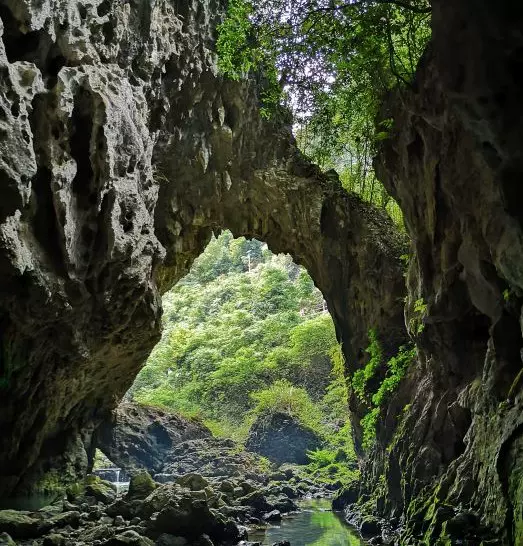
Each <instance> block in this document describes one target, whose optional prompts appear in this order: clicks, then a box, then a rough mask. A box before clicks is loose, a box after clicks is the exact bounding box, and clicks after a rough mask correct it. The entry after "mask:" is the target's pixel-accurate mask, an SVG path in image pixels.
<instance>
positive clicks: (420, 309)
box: [409, 298, 427, 335]
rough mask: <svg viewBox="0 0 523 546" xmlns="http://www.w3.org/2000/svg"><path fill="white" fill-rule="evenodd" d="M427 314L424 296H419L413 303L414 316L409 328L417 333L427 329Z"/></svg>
mask: <svg viewBox="0 0 523 546" xmlns="http://www.w3.org/2000/svg"><path fill="white" fill-rule="evenodd" d="M426 315H427V304H426V303H425V301H424V300H423V298H419V299H417V300H416V301H415V302H414V305H413V316H412V318H411V319H410V320H409V330H410V331H411V332H412V333H414V334H417V335H420V334H422V333H423V331H424V330H425V322H424V318H425V316H426Z"/></svg>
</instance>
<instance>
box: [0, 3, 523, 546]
mask: <svg viewBox="0 0 523 546" xmlns="http://www.w3.org/2000/svg"><path fill="white" fill-rule="evenodd" d="M522 9H523V8H522V7H519V6H518V5H516V3H509V2H505V3H503V2H498V3H497V4H496V5H493V4H492V2H490V1H487V0H480V1H478V0H474V1H473V0H453V1H450V0H434V1H433V10H434V13H433V30H434V37H433V40H432V44H431V46H430V48H429V50H428V51H427V54H426V55H425V57H424V59H423V61H422V63H421V66H420V69H419V73H418V77H417V82H416V86H415V88H414V89H413V90H410V91H405V92H403V93H401V94H397V95H395V96H393V97H390V99H389V100H388V103H387V105H386V107H385V109H384V117H392V118H393V119H394V129H393V132H392V135H391V138H390V139H389V140H388V141H386V142H385V143H384V145H383V149H382V151H381V153H380V156H379V158H378V159H377V170H378V172H379V175H380V178H381V179H382V181H383V182H384V183H385V184H386V185H387V187H388V188H389V190H390V191H391V193H392V194H393V195H395V196H396V198H397V200H398V202H399V203H400V205H401V207H402V209H403V211H404V215H405V221H406V227H407V232H408V235H409V236H410V239H411V241H412V243H411V260H410V266H409V273H408V276H407V287H406V288H405V285H404V284H405V283H404V278H403V271H402V265H401V262H400V259H399V256H400V255H401V254H404V253H405V242H404V241H403V240H402V238H401V237H400V236H397V235H395V232H394V229H393V226H392V225H391V223H390V221H388V220H387V219H386V218H385V217H384V216H383V215H382V214H380V213H379V211H376V210H375V209H373V208H372V207H370V206H368V205H365V204H364V203H362V202H361V201H360V200H359V199H358V198H357V197H355V196H352V195H347V194H345V193H344V192H343V191H342V190H341V188H340V186H339V182H338V180H337V179H336V177H335V176H329V175H322V174H321V173H320V172H319V170H318V169H317V168H315V167H314V166H312V165H310V164H309V163H307V162H306V161H304V160H303V158H301V156H300V155H299V153H298V152H297V150H296V147H295V144H294V142H293V139H292V137H291V134H290V129H289V127H288V126H286V125H285V121H281V120H280V121H264V120H262V119H261V118H260V116H259V111H258V100H257V91H256V87H257V85H256V82H254V81H249V82H229V81H224V80H223V79H222V78H221V77H220V76H219V75H218V74H217V72H216V68H215V59H214V54H213V53H212V48H213V40H214V38H215V28H216V25H217V23H218V21H219V18H220V14H222V13H223V6H222V5H221V4H220V3H218V2H217V1H215V0H208V1H204V0H202V1H201V2H198V1H196V0H194V1H189V2H178V3H173V2H171V1H169V0H155V1H152V2H151V1H150V0H134V1H133V2H127V1H124V0H119V1H116V2H110V1H108V0H103V1H102V0H89V1H87V0H75V1H70V0H44V1H41V2H34V1H31V0H0V19H1V25H0V34H1V41H0V134H1V138H0V192H1V199H0V290H1V297H0V325H1V345H0V356H1V360H0V374H1V375H0V377H1V379H0V381H1V382H0V388H1V389H2V390H1V393H0V430H1V433H2V438H4V439H6V438H8V439H9V441H8V442H2V443H1V444H0V498H2V499H5V498H6V497H9V496H14V495H18V494H22V493H26V492H28V491H33V490H37V489H38V488H39V487H42V484H43V483H44V484H48V483H49V482H50V481H52V480H51V479H50V476H51V477H52V476H60V477H61V478H65V479H67V478H71V479H73V478H74V476H75V475H76V474H77V473H81V472H82V471H84V470H85V468H86V467H87V453H86V448H87V449H89V446H90V437H91V435H92V431H93V429H94V427H95V426H96V425H97V424H98V423H99V422H100V420H101V419H102V418H103V417H104V416H105V415H107V414H108V412H109V411H110V410H111V409H112V408H114V407H115V406H116V404H117V403H118V401H119V399H120V398H121V396H122V395H123V393H124V392H125V391H126V390H127V388H128V387H129V386H130V384H131V382H132V380H133V378H134V376H135V375H136V373H137V371H138V370H139V368H140V366H141V364H142V363H143V361H144V360H145V357H146V355H147V353H148V351H149V350H150V349H151V348H152V346H153V345H154V343H155V342H156V340H157V339H158V336H159V331H160V315H161V300H160V294H161V291H162V290H165V289H167V288H168V287H169V286H171V285H172V284H173V283H174V282H176V281H177V280H178V279H179V278H180V277H181V276H182V275H183V274H184V273H185V272H186V271H187V270H188V268H189V267H190V264H191V263H192V260H193V259H194V258H195V257H196V256H197V255H198V254H199V253H200V252H201V251H202V249H203V248H204V246H205V244H206V242H207V241H208V239H209V237H210V234H211V232H212V230H213V229H220V228H225V227H227V228H229V229H231V230H232V231H233V233H234V234H235V235H237V236H239V235H246V236H255V237H257V238H259V239H262V240H265V241H266V242H267V243H268V244H269V246H270V247H271V249H272V250H274V251H276V252H289V253H291V254H292V255H293V256H294V258H295V260H296V261H298V262H299V263H301V264H303V265H304V266H305V267H307V269H308V270H309V272H310V274H311V275H312V277H313V278H314V280H315V282H316V284H317V285H318V287H319V288H320V289H321V290H322V291H323V293H324V295H325V298H326V300H327V302H328V304H329V309H330V310H331V313H332V315H333V318H334V320H335V323H336V328H337V332H338V335H339V337H340V340H341V341H343V343H344V351H345V354H346V357H347V362H348V364H349V366H350V368H351V370H353V369H354V368H355V367H357V366H358V365H360V364H361V360H362V355H363V349H364V348H365V347H366V346H367V343H368V341H367V331H368V330H369V328H371V327H372V328H374V329H376V330H377V331H378V332H379V334H380V339H381V340H382V342H383V343H384V345H385V350H386V352H393V351H394V350H395V349H397V347H398V346H399V345H400V344H401V343H402V342H403V341H404V340H405V339H406V338H407V332H406V329H405V326H404V324H405V321H404V318H403V298H404V296H405V294H407V291H408V294H407V312H406V323H407V325H408V327H409V328H410V329H411V334H412V336H413V337H414V338H415V340H416V344H417V346H418V350H419V362H417V364H416V365H414V366H413V367H412V369H411V370H410V373H409V376H408V378H407V380H406V381H405V382H404V383H403V384H402V386H401V387H400V389H399V390H398V392H397V393H396V395H395V396H394V397H393V398H392V399H391V400H390V402H389V403H388V405H387V407H385V408H383V410H382V420H381V422H380V423H378V429H377V432H378V434H377V443H376V446H375V448H374V451H373V452H372V454H371V456H370V457H368V459H367V462H366V463H365V468H364V472H363V481H362V486H361V488H360V490H359V491H358V492H357V493H358V494H359V496H360V502H359V508H358V510H366V511H372V512H374V513H377V514H378V515H381V516H383V517H386V518H387V519H388V520H389V521H391V523H392V524H393V525H395V526H403V527H404V529H405V532H404V540H405V543H408V541H409V540H410V541H411V542H412V543H413V544H416V543H419V542H420V541H422V540H425V542H426V543H429V544H433V543H436V541H437V540H438V539H439V538H441V540H442V541H445V540H447V541H448V540H451V539H452V540H463V539H464V538H466V537H468V539H469V540H470V541H472V542H471V543H472V544H475V542H474V541H476V542H478V541H479V540H481V537H483V538H484V537H491V538H493V540H494V542H492V543H493V544H495V543H496V542H495V540H497V541H498V542H497V543H498V544H518V543H520V542H521V541H523V515H522V504H521V502H522V501H521V499H522V498H523V482H522V479H523V478H522V477H523V469H522V466H523V455H522V452H523V421H522V415H523V412H522V409H523V408H522V405H523V395H522V386H523V376H522V374H521V369H522V366H521V354H520V351H521V348H522V345H523V343H522V338H521V322H522V319H521V303H522V301H523V300H522V298H523V266H522V264H523V260H522V256H523V252H522V251H523V234H522V216H521V207H520V203H519V201H520V197H521V191H522V190H521V184H520V176H521V173H522V171H523V157H522V156H523V151H522V149H521V141H522V137H523V134H522V133H523V130H522V128H521V119H523V118H522V114H523V112H521V110H522V108H523V106H522V104H521V96H522V91H523V89H522V87H523V81H522V79H521V75H520V74H521V69H522V65H523V58H522V51H523V35H522V33H521V28H522V22H523V14H522ZM421 325H423V326H422V327H420V326H421ZM352 402H353V405H354V400H353V401H352ZM353 409H354V412H355V417H361V416H362V415H363V409H362V408H361V407H358V406H357V405H355V407H354V408H353ZM356 434H357V436H359V428H358V426H357V423H356ZM351 510H352V509H351Z"/></svg>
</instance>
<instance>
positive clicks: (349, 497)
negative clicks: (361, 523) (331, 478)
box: [332, 483, 360, 512]
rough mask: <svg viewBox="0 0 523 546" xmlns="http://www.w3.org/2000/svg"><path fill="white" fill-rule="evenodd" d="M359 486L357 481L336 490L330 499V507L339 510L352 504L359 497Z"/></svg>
mask: <svg viewBox="0 0 523 546" xmlns="http://www.w3.org/2000/svg"><path fill="white" fill-rule="evenodd" d="M359 493H360V487H359V485H358V484H357V483H352V484H351V485H349V486H347V487H346V488H344V489H342V490H341V491H339V492H338V494H337V495H336V496H335V497H334V498H333V499H332V509H333V510H336V511H338V512H341V511H342V510H343V509H344V508H345V507H346V506H349V505H351V504H354V503H356V502H357V501H358V499H359Z"/></svg>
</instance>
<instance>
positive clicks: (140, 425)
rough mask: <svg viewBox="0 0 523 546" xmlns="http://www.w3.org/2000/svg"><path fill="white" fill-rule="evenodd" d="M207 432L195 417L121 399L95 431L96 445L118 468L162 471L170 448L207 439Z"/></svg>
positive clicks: (152, 471) (208, 434) (208, 435)
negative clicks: (193, 418)
mask: <svg viewBox="0 0 523 546" xmlns="http://www.w3.org/2000/svg"><path fill="white" fill-rule="evenodd" d="M210 436H211V433H210V431H209V430H208V429H207V428H206V427H205V426H204V425H202V424H200V423H198V422H197V421H195V420H189V419H185V418H183V417H181V416H179V415H175V414H173V413H169V412H167V411H163V410H161V409H158V408H152V407H147V406H142V405H139V404H134V403H131V402H124V403H122V404H120V405H119V406H118V408H116V410H115V411H114V412H113V414H112V416H111V418H110V419H109V420H107V421H105V422H104V423H103V425H102V426H101V427H100V428H99V429H98V432H97V438H96V441H97V445H98V447H99V449H101V450H102V451H103V452H104V453H105V454H106V455H107V457H109V459H110V460H111V461H113V462H114V463H115V464H117V465H118V466H120V467H121V468H125V469H127V470H130V469H145V470H147V471H148V472H150V473H152V474H154V473H156V472H161V470H162V468H163V466H164V464H165V459H166V458H167V456H168V455H169V454H170V452H171V451H172V449H173V448H175V447H176V446H177V445H179V444H180V443H182V442H184V441H186V440H194V439H200V438H208V437H210Z"/></svg>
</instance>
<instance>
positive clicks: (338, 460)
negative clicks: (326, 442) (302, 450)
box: [306, 447, 358, 485]
mask: <svg viewBox="0 0 523 546" xmlns="http://www.w3.org/2000/svg"><path fill="white" fill-rule="evenodd" d="M308 457H309V461H310V462H309V464H308V465H307V467H306V472H307V474H308V475H309V477H310V478H311V479H312V480H315V481H317V482H320V483H334V482H341V483H342V484H343V485H347V484H349V483H351V482H352V481H353V480H354V479H355V478H357V475H358V471H357V470H356V456H355V454H354V451H353V450H351V451H350V452H347V451H346V450H344V449H342V448H332V447H331V448H324V449H317V450H316V451H309V453H308Z"/></svg>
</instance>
